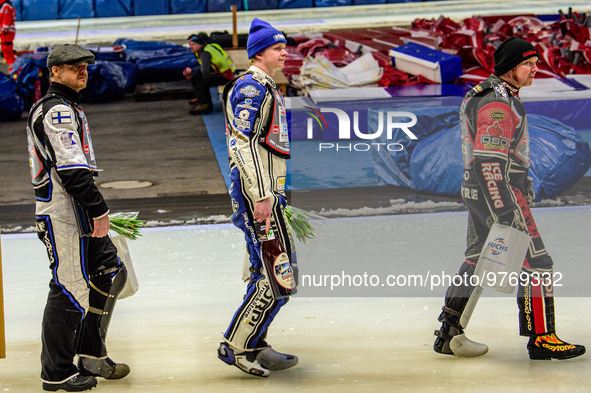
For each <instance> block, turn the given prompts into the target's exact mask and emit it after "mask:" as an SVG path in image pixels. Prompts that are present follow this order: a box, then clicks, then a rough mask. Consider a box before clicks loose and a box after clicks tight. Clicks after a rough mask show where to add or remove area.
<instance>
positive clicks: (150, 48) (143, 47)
mask: <svg viewBox="0 0 591 393" xmlns="http://www.w3.org/2000/svg"><path fill="white" fill-rule="evenodd" d="M115 45H123V46H124V47H125V49H124V51H125V59H126V60H127V61H128V62H130V63H133V64H136V65H137V67H138V83H148V82H168V81H176V80H181V79H183V78H184V76H183V70H184V69H185V68H187V67H195V66H196V64H197V58H196V57H195V55H194V54H193V53H192V52H191V51H190V50H189V49H188V48H185V47H183V46H182V45H177V44H173V43H170V42H158V41H134V40H127V39H119V40H117V41H116V42H115Z"/></svg>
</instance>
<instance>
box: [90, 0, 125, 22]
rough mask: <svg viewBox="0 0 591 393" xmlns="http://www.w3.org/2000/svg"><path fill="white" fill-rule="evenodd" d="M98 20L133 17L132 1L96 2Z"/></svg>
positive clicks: (107, 0) (105, 0)
mask: <svg viewBox="0 0 591 393" xmlns="http://www.w3.org/2000/svg"><path fill="white" fill-rule="evenodd" d="M94 6H95V12H96V16H97V18H105V17H114V16H131V15H133V7H132V0H95V5H94Z"/></svg>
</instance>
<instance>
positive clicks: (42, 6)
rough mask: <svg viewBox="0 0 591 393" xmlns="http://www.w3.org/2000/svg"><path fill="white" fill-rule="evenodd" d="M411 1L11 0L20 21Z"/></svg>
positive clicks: (402, 1)
mask: <svg viewBox="0 0 591 393" xmlns="http://www.w3.org/2000/svg"><path fill="white" fill-rule="evenodd" d="M414 1H415V2H420V1H422V0H414ZM409 2H413V0H12V3H13V4H14V6H15V8H16V11H17V20H19V21H27V20H55V19H75V18H78V17H80V18H95V17H96V18H107V17H118V16H141V15H166V14H172V15H175V14H188V13H205V12H228V11H230V10H231V7H232V5H235V6H236V8H237V10H238V11H255V10H273V9H286V8H312V7H340V6H349V5H371V4H386V3H409Z"/></svg>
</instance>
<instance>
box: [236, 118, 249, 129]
mask: <svg viewBox="0 0 591 393" xmlns="http://www.w3.org/2000/svg"><path fill="white" fill-rule="evenodd" d="M234 124H236V128H238V129H239V130H248V129H250V122H249V121H247V120H242V119H234Z"/></svg>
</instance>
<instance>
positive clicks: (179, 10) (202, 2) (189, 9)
mask: <svg viewBox="0 0 591 393" xmlns="http://www.w3.org/2000/svg"><path fill="white" fill-rule="evenodd" d="M197 12H207V0H170V13H171V14H173V15H175V14H191V13H197Z"/></svg>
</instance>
